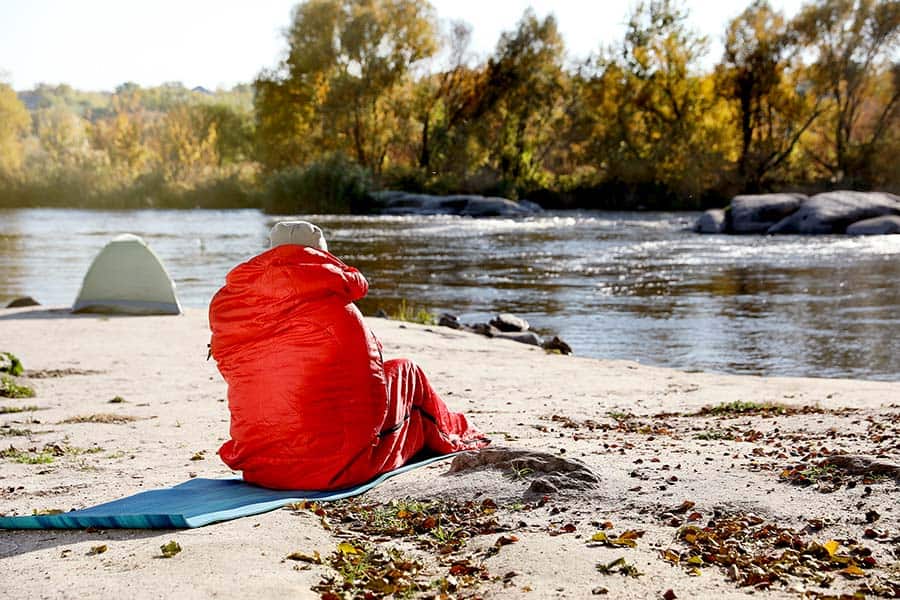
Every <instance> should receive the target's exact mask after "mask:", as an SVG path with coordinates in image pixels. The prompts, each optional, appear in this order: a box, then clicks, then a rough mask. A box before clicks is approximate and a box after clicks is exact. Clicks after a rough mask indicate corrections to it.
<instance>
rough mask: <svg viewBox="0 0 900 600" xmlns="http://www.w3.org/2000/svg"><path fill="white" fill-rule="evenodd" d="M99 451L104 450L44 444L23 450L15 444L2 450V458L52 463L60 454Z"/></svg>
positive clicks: (22, 461)
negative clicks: (40, 446)
mask: <svg viewBox="0 0 900 600" xmlns="http://www.w3.org/2000/svg"><path fill="white" fill-rule="evenodd" d="M98 452H103V448H101V447H100V446H91V447H90V448H79V447H78V446H69V445H63V446H60V445H59V444H44V446H43V447H42V448H38V447H36V446H35V447H32V448H28V449H27V450H21V449H19V448H16V447H15V446H10V447H9V448H7V449H6V450H0V458H3V459H7V460H12V461H13V462H17V463H22V464H28V465H43V464H48V463H52V462H53V460H54V459H55V458H58V457H60V456H80V455H83V454H97V453H98Z"/></svg>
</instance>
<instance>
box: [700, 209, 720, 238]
mask: <svg viewBox="0 0 900 600" xmlns="http://www.w3.org/2000/svg"><path fill="white" fill-rule="evenodd" d="M694 231H696V232H697V233H725V211H724V210H722V209H721V208H713V209H710V210H708V211H706V212H705V213H703V214H702V215H700V218H699V219H697V222H696V223H694Z"/></svg>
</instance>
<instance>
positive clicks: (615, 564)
mask: <svg viewBox="0 0 900 600" xmlns="http://www.w3.org/2000/svg"><path fill="white" fill-rule="evenodd" d="M597 570H598V571H600V572H601V573H603V574H604V575H613V574H616V573H618V574H620V575H625V576H627V577H640V576H641V575H643V573H641V572H640V571H638V570H637V567H635V566H634V565H630V564H628V562H627V561H626V560H625V558H624V557H619V558H617V559H616V560H614V561H612V562H610V563H599V564H597Z"/></svg>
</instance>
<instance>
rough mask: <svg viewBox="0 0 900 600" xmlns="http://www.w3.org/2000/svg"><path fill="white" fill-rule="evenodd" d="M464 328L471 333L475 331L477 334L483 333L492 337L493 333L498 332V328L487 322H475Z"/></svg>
mask: <svg viewBox="0 0 900 600" xmlns="http://www.w3.org/2000/svg"><path fill="white" fill-rule="evenodd" d="M464 329H465V330H466V331H470V332H472V333H477V334H479V335H484V336H487V337H494V336H495V335H497V334H499V333H500V330H499V329H497V328H496V327H494V326H493V325H489V324H487V323H475V324H474V325H466V326H465V327H464Z"/></svg>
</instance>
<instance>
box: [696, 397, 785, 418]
mask: <svg viewBox="0 0 900 600" xmlns="http://www.w3.org/2000/svg"><path fill="white" fill-rule="evenodd" d="M787 412H788V408H787V407H786V406H783V405H781V404H774V403H772V402H765V403H760V402H744V401H742V400H735V401H733V402H723V403H722V404H717V405H715V406H707V407H704V408H703V409H701V411H700V413H699V414H701V415H715V416H728V415H742V414H748V413H753V414H757V413H769V414H785V413H787Z"/></svg>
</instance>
